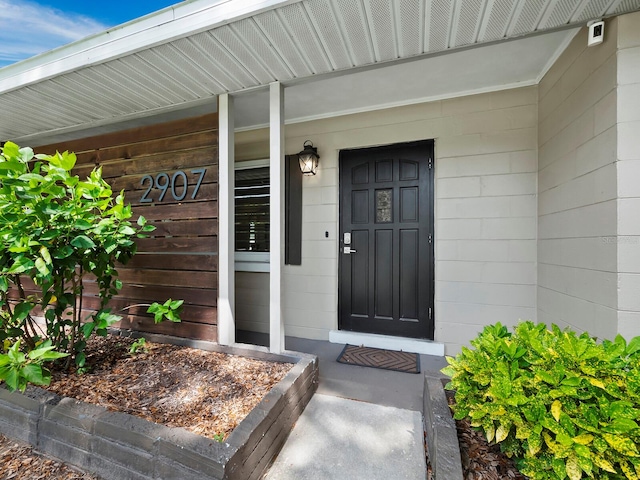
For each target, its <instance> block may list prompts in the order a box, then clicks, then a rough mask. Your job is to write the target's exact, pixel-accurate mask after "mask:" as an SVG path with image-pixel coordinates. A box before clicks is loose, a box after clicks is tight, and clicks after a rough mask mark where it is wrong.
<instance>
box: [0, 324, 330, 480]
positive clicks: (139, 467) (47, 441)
mask: <svg viewBox="0 0 640 480" xmlns="http://www.w3.org/2000/svg"><path fill="white" fill-rule="evenodd" d="M145 338H147V339H148V340H150V341H153V342H162V343H172V344H176V345H184V346H188V347H192V348H198V349H201V350H207V351H213V352H221V353H227V354H232V355H241V356H246V357H251V358H255V359H259V360H267V361H277V362H288V363H293V364H294V365H293V367H292V369H291V370H290V371H289V373H287V375H286V376H285V377H284V378H283V379H282V380H281V381H280V382H278V383H277V384H276V385H275V386H274V387H273V388H272V389H271V390H270V391H269V393H267V395H265V397H264V398H263V399H262V401H261V402H260V403H259V404H258V405H257V406H256V407H255V408H254V409H253V410H252V411H251V412H250V413H249V415H247V417H245V419H244V420H242V422H240V424H239V425H238V426H237V427H236V428H235V429H234V431H233V432H232V433H231V435H229V437H228V438H227V440H226V441H225V442H223V443H219V442H217V441H215V440H212V439H210V438H205V437H201V436H199V435H196V434H194V433H192V432H189V431H187V430H185V429H184V428H171V427H166V426H164V425H160V424H156V423H153V422H149V421H147V420H144V419H142V418H139V417H135V416H133V415H129V414H126V413H120V412H112V411H109V410H107V409H106V408H104V407H99V406H96V405H91V404H88V403H84V402H80V401H77V400H75V399H72V398H67V397H61V396H59V395H56V394H53V393H51V392H48V391H47V390H43V389H41V388H37V387H32V386H29V387H28V388H27V390H26V391H25V393H24V394H20V393H17V392H14V393H10V392H9V391H8V390H6V389H5V388H0V433H3V434H4V435H6V436H8V437H10V438H14V439H16V440H21V441H24V442H27V443H29V444H31V445H33V446H34V447H35V448H36V449H37V450H38V451H39V452H42V453H44V454H46V455H50V456H52V457H55V458H57V459H59V460H62V461H64V462H66V463H69V464H72V465H75V466H77V467H79V468H81V469H82V470H85V471H87V472H91V473H95V474H97V475H99V476H100V477H102V478H104V479H105V480H110V479H113V480H120V479H123V478H126V479H130V480H152V479H154V480H155V479H170V478H175V479H178V478H179V479H181V480H203V479H220V480H222V479H230V480H232V479H242V480H249V479H259V478H261V477H262V475H263V474H264V472H265V470H266V469H267V467H268V466H269V465H270V463H271V461H272V460H273V458H274V457H275V456H276V454H277V453H278V452H279V451H280V449H281V448H282V445H283V444H284V442H285V440H286V438H287V437H288V435H289V433H290V431H291V428H292V427H293V424H294V423H295V422H296V420H297V419H298V417H299V416H300V414H301V413H302V411H303V410H304V408H305V406H306V405H307V403H308V402H309V400H310V399H311V397H312V396H313V394H314V392H315V390H316V389H317V386H318V359H317V357H316V356H315V355H308V354H304V353H298V352H285V353H283V354H280V355H276V354H271V353H269V352H268V351H267V350H266V349H265V348H263V347H255V346H253V345H241V346H234V347H223V346H220V345H217V344H214V343H211V342H206V341H200V340H189V339H185V338H178V337H167V336H164V335H148V334H147V335H145Z"/></svg>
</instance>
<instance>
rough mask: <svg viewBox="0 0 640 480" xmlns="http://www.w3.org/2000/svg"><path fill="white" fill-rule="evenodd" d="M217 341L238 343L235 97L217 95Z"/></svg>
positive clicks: (224, 343) (225, 94)
mask: <svg viewBox="0 0 640 480" xmlns="http://www.w3.org/2000/svg"><path fill="white" fill-rule="evenodd" d="M218 130H219V132H218V133H219V140H218V164H219V172H220V173H219V178H218V182H219V184H218V192H219V198H218V223H219V225H218V242H219V243H218V245H219V247H218V343H220V345H233V344H234V343H235V342H236V323H235V319H234V313H235V258H234V257H235V230H234V225H235V202H234V186H235V175H234V163H235V150H234V112H233V97H231V96H230V95H229V94H227V93H224V94H222V95H220V96H218Z"/></svg>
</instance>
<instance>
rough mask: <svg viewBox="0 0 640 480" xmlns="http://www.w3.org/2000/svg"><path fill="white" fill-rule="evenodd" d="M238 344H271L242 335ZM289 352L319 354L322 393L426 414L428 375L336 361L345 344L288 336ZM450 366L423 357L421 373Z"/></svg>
mask: <svg viewBox="0 0 640 480" xmlns="http://www.w3.org/2000/svg"><path fill="white" fill-rule="evenodd" d="M238 341H241V342H244V343H253V344H256V345H268V343H269V335H268V334H263V333H255V332H245V331H239V332H238ZM285 347H286V348H287V350H293V351H296V352H304V353H311V354H313V355H317V357H318V359H319V365H320V384H319V386H318V393H320V394H324V395H333V396H336V397H341V398H350V399H354V400H360V401H363V402H369V403H374V404H376V405H385V406H389V407H397V408H403V409H407V410H415V411H419V412H422V393H423V387H424V374H423V373H419V374H411V373H402V372H392V371H389V370H380V369H377V368H370V367H358V366H355V365H345V364H343V363H338V362H336V358H338V355H340V352H342V349H343V348H344V345H340V344H336V343H329V342H328V341H321V340H308V339H304V338H296V337H286V339H285ZM446 365H447V362H446V360H445V359H444V357H436V356H432V355H420V367H421V371H422V372H425V371H427V370H430V371H434V372H437V371H439V370H440V369H441V368H443V367H445V366H446Z"/></svg>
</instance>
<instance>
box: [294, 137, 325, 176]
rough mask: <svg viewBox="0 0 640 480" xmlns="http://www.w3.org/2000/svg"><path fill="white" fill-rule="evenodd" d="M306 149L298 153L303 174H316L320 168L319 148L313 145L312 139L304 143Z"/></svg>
mask: <svg viewBox="0 0 640 480" xmlns="http://www.w3.org/2000/svg"><path fill="white" fill-rule="evenodd" d="M302 146H303V147H304V150H302V151H301V152H300V153H299V154H298V161H299V162H300V171H301V172H302V174H303V175H315V174H316V170H318V159H319V158H320V155H318V149H317V148H315V147H314V146H313V142H312V141H311V140H307V141H306V142H304V144H303V145H302Z"/></svg>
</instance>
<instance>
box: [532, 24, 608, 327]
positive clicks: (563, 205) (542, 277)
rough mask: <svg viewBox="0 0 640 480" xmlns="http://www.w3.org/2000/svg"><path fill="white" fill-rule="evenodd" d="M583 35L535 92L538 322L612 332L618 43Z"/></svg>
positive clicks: (584, 33)
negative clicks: (591, 43)
mask: <svg viewBox="0 0 640 480" xmlns="http://www.w3.org/2000/svg"><path fill="white" fill-rule="evenodd" d="M617 29H618V21H617V19H616V18H614V19H611V20H608V21H607V24H606V29H605V41H604V43H603V44H601V45H599V46H596V47H592V48H587V38H586V35H587V33H586V29H584V28H583V29H582V30H581V31H580V32H579V33H578V34H577V35H576V37H575V38H574V39H573V41H572V42H571V43H570V45H569V46H568V47H567V49H566V50H565V51H564V52H563V54H562V55H561V56H560V58H559V59H558V60H557V61H556V62H555V64H554V65H553V66H552V68H551V69H550V70H549V72H548V73H547V74H546V75H545V76H544V78H543V79H542V80H541V82H540V84H539V86H538V116H539V131H538V145H539V156H538V163H539V172H538V216H539V218H538V298H537V308H538V320H540V321H543V322H545V323H556V324H558V325H560V326H561V327H566V326H568V327H571V328H573V329H577V330H579V331H584V330H587V331H589V333H591V334H592V335H595V336H597V337H599V338H611V337H613V336H615V335H616V333H617V316H618V312H617V307H618V305H617V288H618V284H617V281H618V277H617V262H618V259H617V255H618V249H619V248H620V244H619V238H618V230H617V218H618V201H617V195H618V178H617V170H616V152H617V132H616V122H617V105H618V96H617V92H616V83H617V79H616V66H617V55H616V47H617V45H616V43H617V42H616V38H617Z"/></svg>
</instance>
